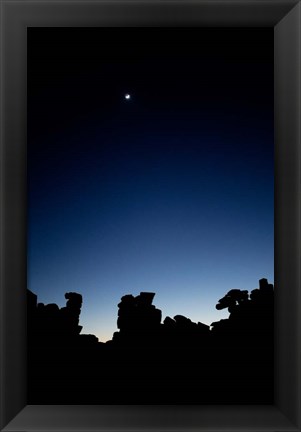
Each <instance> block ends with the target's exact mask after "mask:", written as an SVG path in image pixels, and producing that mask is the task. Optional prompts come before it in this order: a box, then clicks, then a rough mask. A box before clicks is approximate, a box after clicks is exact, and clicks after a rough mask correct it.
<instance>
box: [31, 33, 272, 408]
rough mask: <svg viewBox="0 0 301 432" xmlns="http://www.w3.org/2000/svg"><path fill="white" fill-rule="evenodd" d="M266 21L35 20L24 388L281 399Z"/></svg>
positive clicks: (212, 399)
mask: <svg viewBox="0 0 301 432" xmlns="http://www.w3.org/2000/svg"><path fill="white" fill-rule="evenodd" d="M273 38H274V35H273V29H272V28H251V27H250V28H197V27H191V28H188V27H187V28H186V27H179V28H178V27H169V28H161V27H135V28H131V27H102V28H63V27H62V28H55V27H53V28H42V27H41V28H38V27H36V28H35V27H32V28H28V31H27V43H28V53H27V56H28V57H27V64H28V66H27V97H28V113H27V117H28V119H27V121H28V125H27V126H28V139H27V142H28V144H27V169H28V179H27V180H28V181H27V183H28V184H27V186H28V214H27V220H28V225H27V229H28V248H27V256H28V265H27V274H28V279H27V348H28V350H27V351H28V358H27V364H28V367H27V378H28V394H27V403H28V404H34V405H39V404H43V405H44V404H46V405H48V404H50V405H51V404H54V405H60V404H64V405H65V404H67V405H70V404H77V405H82V404H105V405H107V404H126V405H128V404H135V405H141V404H142V405H143V404H151V405H158V404H176V405H177V404H179V405H180V404H181V405H182V404H273V400H274V390H273V368H274V360H273V358H274V354H273V339H274V336H273V328H274V304H273V303H274V133H273V128H274V124H273V115H274V114H273V112H274V107H273V103H274V101H273V86H274V83H273V68H274V58H273Z"/></svg>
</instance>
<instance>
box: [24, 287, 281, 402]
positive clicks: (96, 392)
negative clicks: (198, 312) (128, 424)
mask: <svg viewBox="0 0 301 432" xmlns="http://www.w3.org/2000/svg"><path fill="white" fill-rule="evenodd" d="M27 295H28V302H27V305H28V404H81V405H82V404H89V405H90V404H138V405H141V404H156V405H157V404H272V403H273V364H274V361H273V354H274V353H273V343H274V336H273V333H274V332H273V328H274V288H273V285H272V284H269V283H268V281H267V279H261V280H260V281H259V288H258V289H254V290H253V291H251V293H250V294H249V293H248V291H241V290H238V289H233V290H231V291H229V292H228V293H227V294H226V295H225V296H224V297H223V298H222V299H220V300H219V301H218V304H217V305H216V308H217V309H224V308H228V311H229V313H230V315H229V318H228V319H223V320H220V321H218V322H214V323H212V324H211V326H210V327H209V326H207V325H205V324H202V323H201V322H198V323H194V322H192V321H191V320H190V319H189V318H186V317H184V316H182V315H176V316H175V317H174V318H173V319H172V318H170V317H166V318H165V319H164V321H163V323H162V322H161V320H162V312H161V310H159V309H157V308H156V307H155V306H154V305H153V304H152V302H153V298H154V296H155V293H150V292H141V293H140V295H138V296H136V297H134V296H133V295H125V296H123V297H122V298H121V302H120V303H119V304H118V308H119V311H118V320H117V327H118V329H119V331H117V332H115V333H114V335H113V338H112V340H111V341H108V342H106V343H102V342H99V341H98V338H97V337H96V336H94V335H85V334H80V333H81V330H82V327H81V326H80V325H79V316H80V312H81V306H82V296H81V295H80V294H77V293H73V292H69V293H66V294H65V298H66V299H67V303H66V306H65V307H63V308H61V309H60V308H59V307H58V306H57V305H56V304H48V305H44V304H42V303H37V296H36V295H35V294H34V293H32V292H31V291H29V290H27Z"/></svg>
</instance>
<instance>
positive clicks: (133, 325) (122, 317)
mask: <svg viewBox="0 0 301 432" xmlns="http://www.w3.org/2000/svg"><path fill="white" fill-rule="evenodd" d="M154 296H155V293H150V292H141V293H140V294H139V295H138V296H136V297H134V296H133V295H125V296H123V297H122V298H121V302H120V303H119V304H118V308H119V311H118V319H117V327H118V328H119V330H120V331H119V332H115V333H114V336H113V340H114V341H115V342H116V341H118V342H119V343H131V344H133V343H138V341H139V342H140V343H142V342H143V341H145V339H148V340H147V342H148V343H149V339H150V338H152V339H153V338H154V337H156V336H157V334H158V331H159V330H160V323H161V318H162V312H161V310H160V309H157V308H156V307H155V306H154V305H152V301H153V298H154Z"/></svg>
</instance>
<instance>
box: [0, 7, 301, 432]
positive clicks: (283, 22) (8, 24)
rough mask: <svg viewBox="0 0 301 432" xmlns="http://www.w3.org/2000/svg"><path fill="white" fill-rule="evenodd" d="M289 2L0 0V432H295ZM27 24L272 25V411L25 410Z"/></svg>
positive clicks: (295, 48) (295, 165) (292, 22)
mask: <svg viewBox="0 0 301 432" xmlns="http://www.w3.org/2000/svg"><path fill="white" fill-rule="evenodd" d="M300 18H301V8H300V1H296V0H286V1H282V0H280V1H279V0H276V1H275V0H251V1H247V0H236V1H235V2H234V1H228V0H219V1H215V0H212V1H210V2H208V1H202V0H200V1H189V0H186V1H185V0H179V1H175V2H173V1H171V0H170V1H162V2H156V1H145V0H142V1H141V0H140V1H138V0H134V1H127V0H124V1H115V0H113V1H111V2H107V1H99V0H94V1H87V0H77V1H74V0H65V1H51V0H45V1H44V0H39V1H38V2H33V1H29V0H22V1H15V0H2V1H1V219H0V220H1V294H0V295H1V297H0V305H1V328H0V329H1V350H0V361H1V405H0V410H1V411H0V421H1V424H0V426H1V430H3V431H21V430H22V431H23V430H27V431H33V430H41V431H43V430H47V431H52V430H61V431H63V430H67V429H68V430H78V431H79V430H80V431H83V430H85V431H89V430H100V431H104V430H106V431H107V430H110V431H117V430H118V431H125V430H147V431H155V430H156V431H157V430H158V431H159V430H160V431H176V430H177V431H179V430H181V431H182V430H183V431H184V430H185V431H186V430H211V431H219V430H225V431H226V430H243V431H247V430H248V431H250V430H258V431H272V430H273V431H278V432H280V431H283V432H284V431H286V432H287V431H300V423H301V416H300V413H301V412H300V402H301V399H300V390H301V385H300V372H301V368H300V336H301V334H300V333H301V332H300V312H301V311H300V174H301V171H300V77H301V70H300V69H301V67H300V66H301V62H300V60H301V52H300V46H301V44H300V42H301V41H300V34H301V33H300V30H301V25H300ZM30 26H48V27H58V26H72V27H74V26H76V27H86V26H95V27H97V26H142V27H143V26H205V27H221V26H229V27H235V26H236V27H262V26H266V27H273V28H274V35H275V281H274V285H275V300H276V306H275V307H276V325H275V345H276V352H275V366H276V367H275V403H274V404H273V405H262V406H255V405H252V406H247V405H246V406H230V405H229V406H218V405H217V406H209V405H208V406H207V405H202V406H197V405H195V406H193V405H187V406H185V405H178V406H163V405H162V406H155V405H151V406H143V405H139V406H126V405H120V406H118V405H116V406H113V405H112V406H108V405H107V406H105V405H102V406H91V405H86V406H56V405H51V406H44V405H35V406H34V405H31V406H30V405H27V404H26V325H25V323H26V307H25V306H26V298H25V294H26V284H27V277H26V269H27V263H26V237H27V234H26V229H27V221H26V213H27V212H26V87H27V85H26V84H27V82H26V31H27V27H30Z"/></svg>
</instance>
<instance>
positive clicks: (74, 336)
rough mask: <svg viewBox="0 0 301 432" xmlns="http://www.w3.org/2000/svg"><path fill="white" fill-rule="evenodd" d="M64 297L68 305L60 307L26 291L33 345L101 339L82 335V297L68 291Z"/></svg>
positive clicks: (29, 329)
mask: <svg viewBox="0 0 301 432" xmlns="http://www.w3.org/2000/svg"><path fill="white" fill-rule="evenodd" d="M65 298H66V299H67V302H66V306H65V307H62V308H61V309H60V308H59V307H58V305H56V304H54V303H50V304H47V305H44V304H43V303H37V296H36V295H35V294H34V293H32V292H31V291H30V290H27V305H28V306H27V310H28V340H29V343H30V344H31V345H35V346H39V345H51V346H53V345H54V346H55V345H65V344H67V345H72V344H73V345H76V344H81V343H85V344H87V343H88V342H87V341H89V342H90V343H95V342H97V341H98V339H97V338H96V336H93V335H80V332H81V330H82V326H80V325H79V316H80V312H81V306H82V300H83V299H82V296H81V295H80V294H78V293H74V292H69V293H66V294H65ZM88 336H90V337H88ZM83 338H84V339H85V342H82V339H83ZM92 341H93V342H92Z"/></svg>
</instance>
